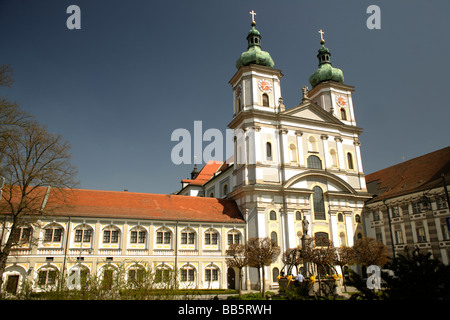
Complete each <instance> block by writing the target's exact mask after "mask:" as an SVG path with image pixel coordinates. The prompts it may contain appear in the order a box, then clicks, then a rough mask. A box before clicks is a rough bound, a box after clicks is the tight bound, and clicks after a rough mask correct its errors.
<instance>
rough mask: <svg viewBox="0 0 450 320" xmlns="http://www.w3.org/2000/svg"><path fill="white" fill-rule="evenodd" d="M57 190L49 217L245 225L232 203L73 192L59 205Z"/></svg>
mask: <svg viewBox="0 0 450 320" xmlns="http://www.w3.org/2000/svg"><path fill="white" fill-rule="evenodd" d="M61 201H62V200H61V197H58V196H57V192H56V190H52V191H51V192H50V196H49V199H48V202H47V206H46V209H48V210H49V211H50V212H51V215H63V216H77V217H95V218H115V219H144V220H147V219H148V220H171V221H192V222H220V223H244V222H245V221H244V219H243V217H242V215H241V213H240V211H239V209H238V207H237V204H236V202H235V201H234V200H228V199H216V198H202V197H190V196H179V195H165V194H149V193H136V192H125V191H98V190H84V189H73V190H72V192H70V193H68V194H67V199H66V203H65V204H64V205H61Z"/></svg>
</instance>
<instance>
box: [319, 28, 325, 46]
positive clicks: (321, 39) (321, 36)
mask: <svg viewBox="0 0 450 320" xmlns="http://www.w3.org/2000/svg"><path fill="white" fill-rule="evenodd" d="M319 33H320V44H324V43H325V40H324V39H323V34H324V33H325V32H323V30H322V29H320V30H319Z"/></svg>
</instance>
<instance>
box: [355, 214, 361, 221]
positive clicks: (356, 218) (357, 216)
mask: <svg viewBox="0 0 450 320" xmlns="http://www.w3.org/2000/svg"><path fill="white" fill-rule="evenodd" d="M355 222H356V223H361V216H360V215H359V214H357V215H355Z"/></svg>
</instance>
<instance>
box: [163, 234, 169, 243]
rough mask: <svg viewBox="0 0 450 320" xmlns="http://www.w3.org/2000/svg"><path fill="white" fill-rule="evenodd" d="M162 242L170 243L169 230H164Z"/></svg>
mask: <svg viewBox="0 0 450 320" xmlns="http://www.w3.org/2000/svg"><path fill="white" fill-rule="evenodd" d="M164 244H170V232H164Z"/></svg>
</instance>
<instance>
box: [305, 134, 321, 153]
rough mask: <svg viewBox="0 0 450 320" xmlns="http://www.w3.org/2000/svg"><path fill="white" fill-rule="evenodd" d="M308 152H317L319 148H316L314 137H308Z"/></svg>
mask: <svg viewBox="0 0 450 320" xmlns="http://www.w3.org/2000/svg"><path fill="white" fill-rule="evenodd" d="M308 151H311V152H317V151H319V148H318V146H317V140H316V138H314V136H310V137H309V139H308Z"/></svg>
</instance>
